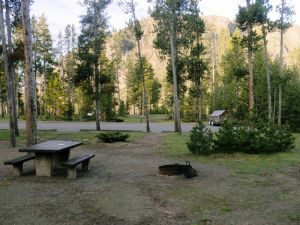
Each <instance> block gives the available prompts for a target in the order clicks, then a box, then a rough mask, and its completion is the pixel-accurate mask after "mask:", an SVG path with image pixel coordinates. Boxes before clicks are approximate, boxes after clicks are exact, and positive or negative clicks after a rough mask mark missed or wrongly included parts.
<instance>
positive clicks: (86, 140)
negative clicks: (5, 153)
mask: <svg viewBox="0 0 300 225" xmlns="http://www.w3.org/2000/svg"><path fill="white" fill-rule="evenodd" d="M102 132H103V131H102ZM98 133H99V132H97V131H79V132H57V131H38V132H37V138H38V142H43V141H47V140H76V141H81V142H83V144H85V145H89V146H91V147H93V146H95V145H96V144H97V143H98V142H99V140H98V138H97V137H96V135H97V134H98ZM127 133H128V134H129V135H130V137H129V138H128V139H127V142H133V141H134V140H136V139H140V138H142V137H144V135H145V133H143V132H127ZM0 140H9V131H8V130H0ZM24 144H25V132H24V131H23V130H21V131H20V136H19V137H17V145H18V146H24Z"/></svg>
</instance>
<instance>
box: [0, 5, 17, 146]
mask: <svg viewBox="0 0 300 225" xmlns="http://www.w3.org/2000/svg"><path fill="white" fill-rule="evenodd" d="M0 26H1V35H2V48H3V52H2V53H3V61H4V73H5V83H6V92H7V93H6V95H7V108H8V114H9V130H10V143H11V145H12V146H13V147H15V146H16V131H15V120H14V117H13V105H12V103H13V101H12V93H11V90H12V89H13V88H12V84H11V79H10V77H9V69H8V52H7V45H6V32H5V25H4V13H3V1H2V0H0Z"/></svg>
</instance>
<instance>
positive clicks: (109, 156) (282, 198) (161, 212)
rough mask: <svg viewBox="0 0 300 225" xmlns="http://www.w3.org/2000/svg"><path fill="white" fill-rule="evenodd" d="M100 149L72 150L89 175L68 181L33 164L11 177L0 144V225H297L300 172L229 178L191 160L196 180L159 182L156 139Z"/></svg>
mask: <svg viewBox="0 0 300 225" xmlns="http://www.w3.org/2000/svg"><path fill="white" fill-rule="evenodd" d="M162 135H164V134H148V135H146V136H145V137H144V138H142V139H140V140H137V141H134V142H133V143H117V144H104V143H98V144H97V145H96V146H95V147H93V148H90V147H87V146H85V145H82V146H80V147H77V148H75V149H74V150H72V151H71V152H72V155H78V154H80V153H82V152H92V153H95V155H96V156H95V158H93V159H92V160H91V170H90V171H89V172H87V173H80V172H79V173H78V178H77V179H76V180H68V179H66V178H65V174H64V173H63V172H62V171H56V174H55V175H56V176H54V177H51V178H44V177H35V176H34V175H35V172H34V165H33V162H26V163H25V169H24V170H25V175H24V176H22V177H16V178H15V177H13V176H12V168H11V166H4V165H3V162H4V161H5V160H8V159H11V158H13V157H15V156H17V155H19V154H20V153H18V151H17V149H12V148H10V147H8V142H5V141H1V142H0V224H1V225H12V224H17V225H18V224H22V225H27V224H38V225H50V224H51V225H52V224H53V225H54V224H55V225H58V224H59V225H62V224H68V225H74V224H86V225H93V224H99V225H100V224H101V225H138V224H146V225H152V224H153V225H165V224H166V225H177V224H191V225H192V224H193V225H196V224H198V225H200V224H220V225H221V224H222V225H226V224H241V225H242V224H243V225H244V224H245V225H246V224H247V225H248V224H249V225H250V224H253V225H267V224H278V225H284V224H300V166H299V167H292V168H289V170H287V171H284V172H276V173H274V174H271V175H243V174H233V173H231V172H230V170H229V169H228V168H226V167H224V166H220V165H217V164H209V165H205V164H201V163H199V162H196V161H195V162H193V161H191V164H192V166H193V167H194V168H195V169H196V170H197V171H198V174H199V176H198V177H195V178H192V179H186V178H185V177H183V176H170V177H168V176H162V175H158V167H159V166H160V165H163V164H170V163H175V162H178V163H184V162H185V160H187V159H185V158H180V159H174V158H168V157H167V156H163V155H162V154H161V153H160V151H159V148H160V138H161V136H162Z"/></svg>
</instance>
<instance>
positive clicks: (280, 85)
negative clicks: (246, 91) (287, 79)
mask: <svg viewBox="0 0 300 225" xmlns="http://www.w3.org/2000/svg"><path fill="white" fill-rule="evenodd" d="M284 7H285V1H284V0H281V9H282V10H281V18H280V24H281V25H283V19H284V18H283V13H284V12H283V11H284V10H283V9H284ZM283 34H284V29H283V28H282V27H281V29H280V68H279V76H280V82H279V86H278V115H277V116H278V120H277V123H278V125H281V117H282V84H281V81H282V79H283Z"/></svg>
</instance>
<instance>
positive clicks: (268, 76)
mask: <svg viewBox="0 0 300 225" xmlns="http://www.w3.org/2000/svg"><path fill="white" fill-rule="evenodd" d="M262 32H263V38H264V50H265V64H266V77H267V90H268V119H269V121H271V120H272V93H271V78H270V66H269V54H268V46H267V44H268V43H267V32H266V29H265V27H263V29H262Z"/></svg>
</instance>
